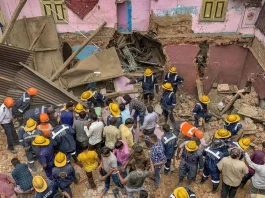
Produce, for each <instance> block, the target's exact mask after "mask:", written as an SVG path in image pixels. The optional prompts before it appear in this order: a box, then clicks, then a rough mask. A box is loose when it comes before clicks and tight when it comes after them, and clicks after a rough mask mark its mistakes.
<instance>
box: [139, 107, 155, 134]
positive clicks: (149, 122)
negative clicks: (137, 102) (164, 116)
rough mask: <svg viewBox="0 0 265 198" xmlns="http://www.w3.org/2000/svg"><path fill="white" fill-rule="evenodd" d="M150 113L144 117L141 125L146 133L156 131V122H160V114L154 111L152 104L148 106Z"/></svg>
mask: <svg viewBox="0 0 265 198" xmlns="http://www.w3.org/2000/svg"><path fill="white" fill-rule="evenodd" d="M147 112H148V114H147V115H146V116H145V117H144V123H143V125H142V127H141V130H142V131H143V134H144V135H151V134H153V133H154V131H155V128H156V123H157V122H158V115H157V113H156V112H154V108H153V107H152V106H148V107H147Z"/></svg>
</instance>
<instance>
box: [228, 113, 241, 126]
mask: <svg viewBox="0 0 265 198" xmlns="http://www.w3.org/2000/svg"><path fill="white" fill-rule="evenodd" d="M239 120H240V117H239V115H237V114H231V115H229V116H227V117H226V119H225V121H226V122H227V123H229V124H231V123H235V122H238V121H239Z"/></svg>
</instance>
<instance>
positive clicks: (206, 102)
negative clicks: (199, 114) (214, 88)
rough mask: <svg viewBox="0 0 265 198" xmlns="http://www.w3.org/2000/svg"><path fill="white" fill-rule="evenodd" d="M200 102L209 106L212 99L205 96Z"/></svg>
mask: <svg viewBox="0 0 265 198" xmlns="http://www.w3.org/2000/svg"><path fill="white" fill-rule="evenodd" d="M200 101H201V102H202V103H203V104H208V103H210V102H211V101H210V98H209V97H208V96H206V95H203V96H202V97H201V98H200Z"/></svg>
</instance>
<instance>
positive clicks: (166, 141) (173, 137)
mask: <svg viewBox="0 0 265 198" xmlns="http://www.w3.org/2000/svg"><path fill="white" fill-rule="evenodd" d="M172 135H173V136H172V137H170V138H168V139H167V138H166V137H163V139H164V140H165V142H164V143H165V144H167V143H168V142H169V141H170V140H174V139H176V138H177V136H175V135H174V134H173V133H172Z"/></svg>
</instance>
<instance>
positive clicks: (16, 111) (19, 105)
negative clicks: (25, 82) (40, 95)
mask: <svg viewBox="0 0 265 198" xmlns="http://www.w3.org/2000/svg"><path fill="white" fill-rule="evenodd" d="M30 103H31V96H30V95H29V94H28V93H27V92H24V93H23V94H22V96H20V97H19V98H18V99H16V101H15V103H14V106H13V107H12V115H13V116H17V117H22V116H23V114H24V113H25V112H26V111H27V110H28V109H29V108H30Z"/></svg>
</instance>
